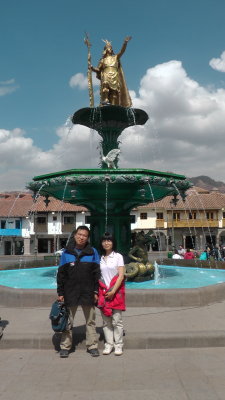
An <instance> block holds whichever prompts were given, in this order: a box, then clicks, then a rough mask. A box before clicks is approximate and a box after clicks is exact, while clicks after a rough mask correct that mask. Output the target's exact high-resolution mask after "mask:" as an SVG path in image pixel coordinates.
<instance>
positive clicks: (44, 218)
mask: <svg viewBox="0 0 225 400" xmlns="http://www.w3.org/2000/svg"><path fill="white" fill-rule="evenodd" d="M36 221H37V224H46V217H37V219H36Z"/></svg>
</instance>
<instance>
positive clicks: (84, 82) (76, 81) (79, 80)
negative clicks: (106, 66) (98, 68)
mask: <svg viewBox="0 0 225 400" xmlns="http://www.w3.org/2000/svg"><path fill="white" fill-rule="evenodd" d="M92 83H93V86H97V85H99V80H98V79H97V78H96V76H95V75H92ZM69 85H70V87H72V88H76V87H78V88H79V89H80V90H84V89H87V87H88V79H87V76H85V75H84V74H83V73H81V72H78V73H77V74H75V75H73V76H72V77H71V78H70V81H69Z"/></svg>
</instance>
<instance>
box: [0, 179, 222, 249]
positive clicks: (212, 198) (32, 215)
mask: <svg viewBox="0 0 225 400" xmlns="http://www.w3.org/2000/svg"><path fill="white" fill-rule="evenodd" d="M49 200H50V202H49V204H47V205H46V201H45V199H44V198H43V197H41V196H39V197H38V198H37V199H36V201H35V202H34V200H33V198H32V194H30V193H28V192H25V193H16V192H15V193H13V192H10V193H4V194H3V193H2V194H0V255H14V254H15V255H16V254H18V255H19V254H25V255H28V254H35V253H54V252H55V251H56V250H58V249H60V248H62V247H63V246H64V245H65V243H66V241H67V239H68V237H69V235H70V233H71V231H72V230H73V229H75V228H76V227H78V226H79V225H84V224H86V225H88V222H89V221H88V217H89V215H90V213H89V212H88V210H87V209H86V208H85V207H81V206H76V205H72V204H69V203H65V202H62V201H59V200H56V199H53V198H49ZM88 226H89V225H88ZM131 229H132V232H133V233H134V232H137V231H141V230H143V231H144V232H148V231H149V230H150V229H151V230H153V232H154V235H155V237H156V238H157V241H156V243H155V244H154V246H153V248H152V250H169V249H171V248H172V247H173V246H175V247H178V245H180V244H182V245H183V247H185V248H187V247H190V248H196V249H204V247H205V245H206V244H207V243H208V244H211V245H212V244H213V245H220V244H225V194H222V193H220V192H218V191H211V192H209V191H207V190H204V189H200V188H196V187H194V188H192V189H189V191H188V192H187V197H186V201H185V202H183V201H182V200H181V199H180V196H178V201H177V202H176V201H175V202H174V201H173V197H166V198H164V199H163V200H161V201H158V202H156V203H150V204H147V205H145V206H140V207H137V208H136V209H134V210H132V212H131Z"/></svg>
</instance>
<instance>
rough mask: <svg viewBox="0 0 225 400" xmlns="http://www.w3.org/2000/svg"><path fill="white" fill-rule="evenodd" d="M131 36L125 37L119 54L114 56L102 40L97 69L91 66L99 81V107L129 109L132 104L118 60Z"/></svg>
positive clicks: (108, 43) (109, 45)
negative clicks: (102, 47) (113, 106)
mask: <svg viewBox="0 0 225 400" xmlns="http://www.w3.org/2000/svg"><path fill="white" fill-rule="evenodd" d="M130 39H131V36H127V37H126V38H125V40H124V43H123V46H122V48H121V50H120V52H119V53H117V54H114V51H113V49H112V45H111V42H109V41H108V40H104V42H105V47H104V51H103V54H102V58H101V60H100V61H99V64H98V66H97V68H95V67H93V66H92V65H91V67H90V68H91V70H92V71H94V72H96V76H97V78H98V79H99V80H100V82H101V84H100V97H101V105H106V104H112V105H117V106H123V107H131V105H132V102H131V98H130V95H129V92H128V89H127V86H126V82H125V78H124V74H123V69H122V67H121V63H120V58H121V56H122V55H123V53H124V52H125V50H126V47H127V43H128V42H129V40H130Z"/></svg>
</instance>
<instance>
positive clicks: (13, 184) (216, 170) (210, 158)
mask: <svg viewBox="0 0 225 400" xmlns="http://www.w3.org/2000/svg"><path fill="white" fill-rule="evenodd" d="M131 94H132V99H133V106H134V107H136V108H141V109H143V110H145V111H146V112H147V113H148V115H149V121H148V122H147V123H146V125H144V126H134V127H131V128H127V129H125V131H124V132H123V133H122V135H121V137H120V138H119V139H120V140H121V141H122V144H121V146H120V148H121V156H120V162H119V166H120V167H121V168H126V167H129V168H132V167H134V168H148V169H153V170H154V169H155V170H159V171H160V170H161V171H172V172H174V173H179V174H184V175H186V176H197V175H209V176H211V177H212V178H214V179H218V180H222V181H225V157H224V145H223V143H224V134H225V132H224V115H225V90H224V89H222V88H220V89H213V88H210V89H209V88H205V87H203V86H201V85H200V84H199V83H198V82H196V81H194V80H193V79H191V78H190V77H189V76H188V75H187V73H186V71H185V69H184V68H183V66H182V63H181V62H180V61H176V60H172V61H169V62H167V63H164V64H160V65H156V66H155V67H153V68H149V69H148V70H147V71H146V73H145V75H144V76H143V78H142V80H141V82H140V88H139V92H138V93H135V92H134V91H132V92H131ZM56 134H57V136H58V141H57V143H56V144H55V145H54V146H53V147H52V149H50V150H49V151H43V150H42V149H40V148H38V147H36V146H35V145H34V143H33V141H32V139H31V138H29V137H28V135H29V133H27V136H25V132H24V131H22V130H21V129H14V130H12V131H8V130H5V129H0V169H1V171H2V174H1V176H0V191H2V190H6V189H19V188H24V186H25V184H26V183H27V182H28V181H31V180H32V177H33V176H35V175H41V174H45V173H46V174H47V173H50V172H53V171H62V170H66V169H73V168H88V167H92V168H96V167H97V166H98V162H99V151H98V150H97V148H96V147H97V145H98V143H99V141H100V136H99V135H98V134H97V133H96V132H94V131H91V130H89V129H88V128H85V127H83V126H80V125H76V126H69V124H65V125H64V126H61V127H59V128H58V130H57V132H56Z"/></svg>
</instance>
